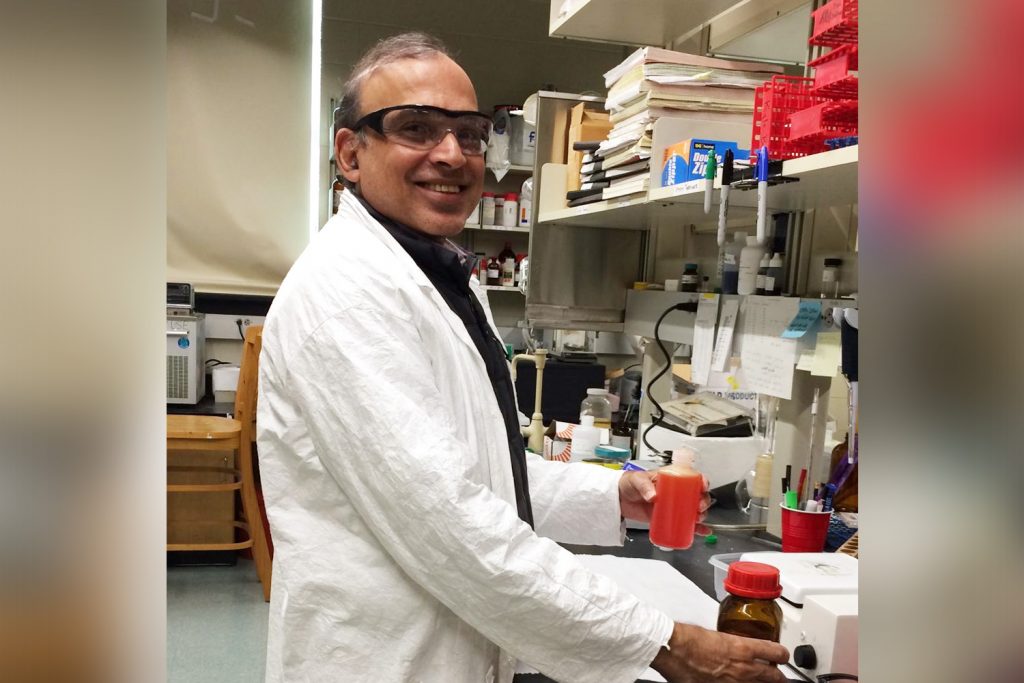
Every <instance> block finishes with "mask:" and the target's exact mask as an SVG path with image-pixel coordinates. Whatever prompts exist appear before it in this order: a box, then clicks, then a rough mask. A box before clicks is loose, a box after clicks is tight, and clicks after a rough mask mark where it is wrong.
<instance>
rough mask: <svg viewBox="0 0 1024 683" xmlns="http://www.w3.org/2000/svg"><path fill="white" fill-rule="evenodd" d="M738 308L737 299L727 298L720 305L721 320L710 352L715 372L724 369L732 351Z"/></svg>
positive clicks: (738, 302) (712, 367)
mask: <svg viewBox="0 0 1024 683" xmlns="http://www.w3.org/2000/svg"><path fill="white" fill-rule="evenodd" d="M739 310H740V301H739V299H729V300H728V301H726V302H725V303H724V304H723V305H722V320H721V321H720V322H719V324H718V336H717V337H716V338H715V350H714V352H713V353H712V354H711V369H712V370H714V371H715V372H724V371H725V363H726V361H727V360H729V353H730V352H731V351H732V335H733V331H734V330H735V329H736V316H737V314H738V313H739Z"/></svg>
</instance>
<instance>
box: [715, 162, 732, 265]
mask: <svg viewBox="0 0 1024 683" xmlns="http://www.w3.org/2000/svg"><path fill="white" fill-rule="evenodd" d="M732 162H733V157H732V150H731V149H727V150H725V155H724V156H723V158H722V194H721V196H720V197H719V199H718V246H719V247H724V246H725V224H726V221H727V220H728V217H729V190H730V189H731V185H732V176H733V173H732V165H733V164H732Z"/></svg>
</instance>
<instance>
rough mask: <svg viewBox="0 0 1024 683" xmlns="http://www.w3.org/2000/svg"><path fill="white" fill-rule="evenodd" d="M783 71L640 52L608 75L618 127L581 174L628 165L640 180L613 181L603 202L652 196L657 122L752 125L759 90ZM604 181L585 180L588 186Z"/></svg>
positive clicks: (607, 104)
mask: <svg viewBox="0 0 1024 683" xmlns="http://www.w3.org/2000/svg"><path fill="white" fill-rule="evenodd" d="M777 73H782V67H778V66H774V65H766V64H760V63H756V62H740V61H733V60H725V59H715V58H711V57H701V56H698V55H690V54H686V53H683V52H674V51H672V50H664V49H661V48H656V47H644V48H640V49H639V50H637V51H636V52H634V53H633V54H631V55H630V56H629V57H627V58H626V59H625V60H624V61H623V62H622V63H621V64H619V65H618V66H616V67H615V68H613V69H612V70H611V71H609V72H608V73H606V74H605V75H604V77H605V85H607V86H608V98H607V100H606V101H605V108H606V109H608V111H609V120H610V121H611V122H612V123H613V124H614V126H613V127H612V129H611V131H610V132H609V133H608V138H607V139H606V140H605V141H604V142H602V143H601V144H600V147H598V149H597V150H596V151H595V153H594V155H595V156H594V157H593V158H592V159H591V164H592V165H591V166H590V167H589V168H588V165H587V164H586V163H585V165H584V167H583V169H582V170H581V175H583V176H585V174H587V173H591V174H592V173H597V172H601V171H604V172H605V173H607V172H609V171H611V170H612V169H616V168H622V167H627V166H628V167H630V169H631V170H635V172H636V173H637V174H638V175H637V177H635V178H628V179H627V178H626V177H623V178H620V179H619V182H618V183H616V182H615V181H614V180H613V179H608V183H609V184H608V185H607V186H604V187H602V188H601V190H602V198H603V199H611V198H615V197H623V196H629V195H632V194H639V193H646V192H647V188H648V186H649V177H650V159H651V146H652V137H651V136H652V134H653V131H654V122H655V121H657V120H658V119H659V118H660V117H662V116H676V117H680V116H681V117H687V116H694V117H697V118H700V119H704V120H717V121H722V122H731V123H738V124H740V125H747V126H750V125H751V122H752V120H753V112H754V89H755V88H756V87H758V86H759V85H761V84H762V83H764V81H766V80H768V79H769V78H771V76H772V75H774V74H777ZM640 175H642V176H643V179H641V178H640V177H639V176H640ZM602 180H603V179H602V178H599V177H594V176H590V177H583V183H584V186H583V187H587V186H586V183H588V182H590V183H598V182H602ZM589 189H590V190H591V191H593V190H594V189H597V188H596V186H593V185H591V186H590V188H589ZM581 191H582V190H581ZM570 205H572V204H571V203H570Z"/></svg>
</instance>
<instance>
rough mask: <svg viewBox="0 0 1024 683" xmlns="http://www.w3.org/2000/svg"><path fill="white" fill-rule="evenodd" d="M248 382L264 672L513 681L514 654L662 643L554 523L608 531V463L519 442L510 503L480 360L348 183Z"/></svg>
mask: <svg viewBox="0 0 1024 683" xmlns="http://www.w3.org/2000/svg"><path fill="white" fill-rule="evenodd" d="M259 393H260V398H259V413H258V422H257V424H258V441H259V454H260V467H261V473H262V482H263V491H264V494H265V498H266V503H267V514H268V517H269V520H270V527H271V531H272V535H273V540H274V546H275V557H274V583H273V591H272V597H271V603H270V625H269V642H268V648H267V650H268V651H267V669H266V671H267V674H266V680H267V681H309V682H312V683H323V682H325V681H345V682H346V683H347V682H356V681H367V682H373V683H389V682H393V683H406V682H410V681H419V682H423V683H484V682H491V681H498V682H500V683H507V682H508V681H510V680H511V679H512V674H513V667H514V661H515V658H517V657H518V658H520V659H522V660H524V661H525V662H527V663H529V664H530V665H532V666H534V667H536V668H537V669H539V670H540V671H542V672H544V673H545V674H547V675H548V676H550V677H552V678H554V679H556V680H559V681H566V682H568V681H572V682H580V683H587V682H590V681H593V682H594V683H598V682H600V683H614V682H616V681H622V682H624V683H625V682H626V681H629V682H632V681H634V680H635V679H636V678H637V677H638V676H639V675H640V674H641V673H642V672H643V671H644V669H645V668H646V667H647V666H648V665H649V664H650V662H651V660H652V659H653V658H654V656H655V654H657V651H658V649H659V648H660V647H661V646H662V645H664V644H665V643H667V642H668V639H669V636H670V634H671V631H672V621H671V620H670V619H669V618H668V617H667V616H665V615H664V614H662V613H660V612H658V611H657V610H654V609H652V608H650V607H648V606H645V605H642V604H641V603H639V602H638V601H637V600H636V599H634V598H633V597H632V596H630V595H628V594H626V593H624V592H622V591H620V590H619V589H618V588H617V587H616V586H615V585H614V584H613V583H612V581H610V580H608V579H606V578H604V577H601V576H597V575H594V574H592V573H590V572H589V571H587V570H586V569H584V568H583V567H582V565H580V564H579V562H578V561H577V560H576V559H575V558H574V556H573V555H572V554H571V553H569V552H568V551H566V550H564V549H563V548H561V547H559V546H558V545H557V544H556V543H555V542H554V541H553V540H551V539H555V540H559V541H565V542H576V543H593V544H603V545H613V544H614V545H618V544H621V543H622V530H621V527H620V521H621V520H620V516H619V507H618V502H617V500H618V498H617V481H618V477H619V475H618V473H615V472H612V471H610V470H607V469H606V468H603V467H595V466H592V465H585V464H577V465H565V464H562V463H552V462H547V461H544V460H543V459H541V458H538V457H536V456H529V455H528V458H529V464H528V474H529V484H530V492H531V495H532V499H533V510H534V515H535V524H536V529H537V532H536V533H534V531H533V530H531V529H530V527H529V526H528V525H526V524H525V523H523V522H522V521H521V520H520V519H519V518H518V516H517V514H516V507H515V496H514V488H513V483H512V471H511V466H510V464H509V450H508V443H507V439H506V433H505V426H504V422H503V420H502V417H501V414H500V411H499V409H498V406H497V403H496V402H495V400H494V397H493V393H492V389H491V385H490V382H489V380H488V378H487V373H486V370H485V368H484V364H483V361H482V360H481V358H480V356H479V354H478V353H477V351H476V349H475V347H474V346H473V342H472V340H471V339H470V337H469V335H468V333H467V332H466V330H465V327H464V325H463V323H462V322H461V321H460V320H459V318H458V317H457V316H456V315H455V314H454V313H452V312H451V310H450V309H449V307H448V306H447V304H446V303H445V302H444V300H443V298H442V297H441V295H440V294H439V293H438V291H437V290H436V289H435V288H434V287H433V286H432V285H431V283H430V281H429V280H428V279H427V277H426V276H425V275H424V274H423V273H422V271H421V270H420V269H419V268H418V267H417V266H416V264H415V263H414V262H413V260H412V259H411V258H410V257H409V255H408V254H407V253H406V252H405V251H404V250H403V249H402V247H401V246H400V245H399V244H398V243H397V242H395V241H394V239H393V238H392V237H391V236H390V234H388V232H387V231H386V230H385V229H384V228H383V227H382V226H381V225H380V224H379V223H378V222H377V221H375V220H374V219H373V218H372V217H370V216H369V215H368V214H367V212H366V210H365V209H364V208H363V207H362V205H360V204H359V202H358V201H357V200H356V199H354V198H353V197H352V196H351V195H350V194H348V193H346V195H345V196H344V197H343V199H342V202H341V208H340V209H339V211H338V214H337V215H336V216H335V217H334V218H332V219H331V220H330V222H329V223H328V224H327V225H326V226H325V227H324V229H323V230H322V231H321V232H320V234H319V235H317V237H316V238H315V239H314V240H313V242H312V243H311V244H310V246H309V247H308V248H307V249H306V251H305V252H304V253H303V254H302V256H300V257H299V259H298V261H297V262H296V263H295V265H294V266H293V267H292V269H291V271H290V272H289V274H288V277H287V278H286V279H285V281H284V283H283V284H282V285H281V288H280V291H279V293H278V295H277V297H276V299H275V301H274V304H273V306H272V307H271V310H270V313H269V315H268V316H267V321H266V326H265V329H264V333H263V353H262V356H261V358H260V392H259ZM538 534H540V535H538ZM542 535H543V536H547V538H545V537H542Z"/></svg>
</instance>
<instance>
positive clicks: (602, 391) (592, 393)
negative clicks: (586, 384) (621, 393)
mask: <svg viewBox="0 0 1024 683" xmlns="http://www.w3.org/2000/svg"><path fill="white" fill-rule="evenodd" d="M607 395H608V390H607V389H595V388H593V387H592V388H590V389H587V396H607Z"/></svg>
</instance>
